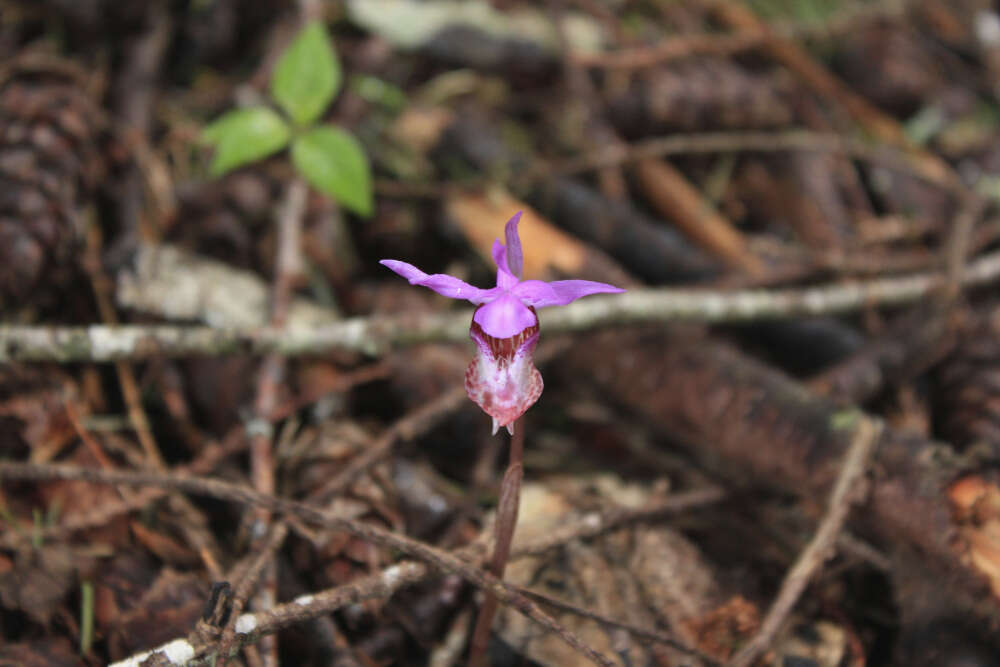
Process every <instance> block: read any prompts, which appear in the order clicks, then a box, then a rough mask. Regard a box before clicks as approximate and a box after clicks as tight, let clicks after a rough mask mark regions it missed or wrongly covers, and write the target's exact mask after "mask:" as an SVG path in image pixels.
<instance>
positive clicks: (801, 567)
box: [729, 416, 882, 667]
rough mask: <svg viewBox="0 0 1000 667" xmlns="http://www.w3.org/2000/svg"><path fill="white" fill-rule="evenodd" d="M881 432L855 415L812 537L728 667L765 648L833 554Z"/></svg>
mask: <svg viewBox="0 0 1000 667" xmlns="http://www.w3.org/2000/svg"><path fill="white" fill-rule="evenodd" d="M881 434H882V424H881V423H880V422H876V421H874V420H872V419H870V418H868V417H863V416H859V421H858V425H857V426H856V427H855V431H854V437H853V439H852V441H851V445H850V449H848V450H847V454H846V456H845V457H844V464H843V466H842V467H841V469H840V474H839V475H838V476H837V482H836V484H835V485H834V487H833V491H832V493H831V494H830V502H829V505H828V507H827V511H826V516H824V517H823V520H822V521H821V522H820V524H819V528H818V529H817V530H816V534H815V535H813V538H812V540H810V542H809V544H808V545H807V546H806V548H805V549H803V550H802V553H801V554H799V557H798V559H797V560H796V561H795V564H794V565H793V566H792V568H791V569H790V570H789V571H788V573H787V574H786V575H785V580H784V581H783V582H781V589H780V591H779V592H778V596H777V597H776V598H775V600H774V602H773V603H772V604H771V608H770V609H768V611H767V616H765V617H764V621H763V622H762V623H761V627H760V630H759V631H758V632H757V634H756V635H754V637H753V638H752V639H751V640H750V641H749V642H747V643H746V644H745V645H744V646H743V647H742V648H741V649H740V650H739V652H737V654H736V655H735V656H733V659H732V660H731V661H730V662H729V665H730V667H750V665H751V664H753V662H754V661H755V660H756V659H757V658H759V657H760V656H761V655H762V654H763V653H764V651H766V650H767V648H768V646H770V645H771V642H773V641H774V638H775V636H776V635H777V634H778V630H779V629H780V628H781V625H782V623H784V622H785V619H787V618H788V614H789V613H791V611H792V608H793V607H794V606H795V603H796V602H797V601H798V599H799V597H800V596H801V595H802V591H804V590H805V588H806V586H807V585H808V584H809V581H810V580H811V579H812V577H813V575H814V574H816V572H817V571H818V570H819V568H820V567H822V565H823V563H825V562H826V561H827V559H829V558H830V557H831V556H832V555H833V552H834V550H835V549H836V543H837V537H838V535H840V531H841V529H842V528H843V527H844V522H845V521H847V515H848V513H849V512H850V510H851V507H852V506H853V505H854V504H855V503H856V502H858V501H859V500H860V499H861V497H862V495H863V494H862V493H861V492H860V489H861V486H862V485H861V484H860V481H861V479H862V477H863V476H864V474H865V471H866V470H867V468H868V461H869V460H870V459H871V457H872V453H873V452H874V451H875V445H876V444H877V443H878V440H879V436H880V435H881Z"/></svg>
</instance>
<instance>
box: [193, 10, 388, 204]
mask: <svg viewBox="0 0 1000 667" xmlns="http://www.w3.org/2000/svg"><path fill="white" fill-rule="evenodd" d="M342 82H343V75H342V73H341V69H340V62H339V61H338V60H337V54H336V51H334V49H333V44H332V43H331V40H330V36H329V35H328V34H327V31H326V28H325V27H324V26H323V24H322V23H319V22H317V21H313V22H311V23H309V24H308V25H307V26H306V27H305V28H303V29H302V31H301V32H300V33H299V34H298V35H297V36H296V37H295V39H294V40H292V43H291V44H289V45H288V48H287V49H285V51H284V52H283V53H282V54H281V57H280V58H279V60H278V63H277V65H276V66H275V68H274V73H273V75H272V77H271V86H270V93H271V97H272V98H273V100H274V102H275V104H276V105H277V106H278V107H279V108H280V109H281V111H282V112H284V114H282V113H279V112H278V111H276V110H274V109H272V108H271V107H266V106H256V107H249V108H245V109H234V110H232V111H229V112H226V113H224V114H223V115H222V116H221V117H220V118H218V119H216V120H215V121H214V122H213V123H211V124H210V125H209V126H208V127H206V128H205V129H204V131H203V132H202V134H201V139H202V141H203V142H204V143H205V144H207V145H209V146H212V147H213V148H214V149H215V155H214V156H213V158H212V164H211V167H210V172H211V174H212V176H221V175H223V174H225V173H227V172H230V171H232V170H233V169H237V168H239V167H243V166H245V165H248V164H252V163H254V162H257V161H259V160H262V159H264V158H266V157H269V156H271V155H274V154H275V153H278V152H279V151H282V150H284V149H286V148H288V147H289V146H290V147H291V155H292V163H293V164H294V165H295V168H296V170H298V172H299V173H300V174H301V175H302V177H303V178H305V179H306V181H308V182H309V183H310V184H311V185H312V186H313V187H315V188H316V189H317V190H319V191H320V192H322V193H324V194H326V195H328V196H329V197H332V198H333V199H334V200H335V201H337V202H338V203H339V204H340V205H342V206H343V207H344V208H346V209H348V210H349V211H352V212H354V213H356V214H358V215H361V216H365V217H367V216H370V215H371V213H372V209H373V206H374V202H373V194H372V176H371V166H370V164H369V162H368V157H367V155H365V151H364V149H363V148H362V146H361V144H360V143H359V142H358V140H357V139H355V138H354V137H353V136H352V135H351V134H350V133H349V132H347V131H346V130H344V129H342V128H338V127H333V126H330V125H326V124H323V123H320V122H318V121H319V120H320V119H321V118H322V116H323V113H324V112H325V111H326V109H327V108H328V107H329V105H330V102H331V101H332V100H333V99H334V97H336V95H337V93H338V92H339V90H340V87H341V84H342Z"/></svg>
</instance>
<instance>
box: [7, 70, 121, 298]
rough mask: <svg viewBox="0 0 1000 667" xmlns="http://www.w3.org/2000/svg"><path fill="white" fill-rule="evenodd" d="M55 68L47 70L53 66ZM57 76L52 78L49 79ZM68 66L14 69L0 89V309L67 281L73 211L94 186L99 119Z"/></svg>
mask: <svg viewBox="0 0 1000 667" xmlns="http://www.w3.org/2000/svg"><path fill="white" fill-rule="evenodd" d="M54 65H55V66H54ZM57 70H58V71H57ZM72 71H73V69H72V66H70V65H66V66H65V67H63V66H59V63H58V62H54V61H52V60H51V59H50V60H48V61H47V64H45V65H44V66H38V65H31V64H30V63H28V62H27V61H22V62H18V63H14V64H13V66H12V71H11V72H10V75H9V76H8V77H6V78H5V79H4V80H2V81H0V301H2V302H5V303H10V302H15V303H18V302H21V301H23V300H24V299H25V297H26V296H28V295H29V294H31V295H32V298H33V300H34V299H36V297H37V296H38V295H37V293H35V292H34V290H35V288H36V287H37V286H38V285H39V284H40V283H41V282H42V281H43V280H44V283H45V286H46V287H54V286H57V285H58V284H59V283H60V282H61V281H65V280H66V278H67V277H68V276H69V275H72V271H71V270H70V269H71V267H70V266H69V262H70V259H71V258H72V251H73V250H74V249H75V248H76V247H77V246H78V243H79V241H80V238H81V215H80V214H81V210H82V209H83V208H84V206H85V205H86V203H87V202H88V201H89V199H90V196H91V194H92V193H93V189H94V187H95V186H96V184H97V183H98V182H99V181H100V178H101V175H102V171H103V166H102V157H101V154H100V152H99V151H98V147H97V139H98V136H99V134H100V131H101V115H100V112H99V110H98V108H97V106H96V104H95V103H94V102H93V101H92V100H91V99H90V98H89V97H88V95H87V93H86V92H85V91H84V89H83V86H82V85H81V84H80V82H79V80H75V79H76V77H74V76H73V75H72V74H71V72H72Z"/></svg>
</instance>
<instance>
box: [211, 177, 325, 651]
mask: <svg viewBox="0 0 1000 667" xmlns="http://www.w3.org/2000/svg"><path fill="white" fill-rule="evenodd" d="M308 194H309V189H308V187H307V186H306V183H305V181H303V180H302V179H301V178H294V179H292V181H291V182H290V183H289V184H288V187H287V189H286V191H285V198H284V201H283V202H282V204H281V207H280V208H279V210H278V217H277V221H276V222H277V225H276V226H277V237H278V249H277V253H276V257H275V261H274V285H273V287H272V290H271V313H270V326H271V327H272V328H274V329H277V330H281V329H284V327H285V325H286V323H287V322H288V312H289V309H290V307H291V300H292V288H293V285H294V283H295V280H296V279H297V277H298V275H299V273H300V271H301V258H300V256H299V252H300V248H299V246H300V243H301V242H300V238H301V236H302V219H303V217H304V215H305V211H306V197H307V196H308ZM258 372H259V375H258V377H257V397H256V399H255V400H254V419H253V421H252V422H251V424H252V426H251V427H249V428H248V431H250V436H251V438H250V478H251V479H252V480H253V486H254V488H255V489H256V490H257V491H259V492H261V493H263V494H267V495H273V494H274V492H275V465H274V452H273V448H272V442H271V440H272V436H273V429H272V428H271V421H270V419H269V417H270V415H271V414H272V413H273V412H274V411H275V408H276V407H277V406H278V394H279V387H280V385H281V381H282V378H283V377H284V374H285V358H284V357H282V356H281V355H280V354H274V353H272V354H269V355H268V356H267V357H266V358H265V359H264V361H263V363H262V364H261V366H260V370H259V371H258ZM270 522H271V516H270V514H269V513H268V512H267V511H266V510H262V509H261V508H255V509H254V512H253V523H252V527H251V530H250V534H251V535H252V536H254V539H253V540H252V543H251V546H252V547H253V548H257V549H259V550H260V551H259V556H260V558H259V559H258V560H257V561H255V566H256V569H255V572H254V573H253V576H252V577H251V578H249V581H250V582H251V583H255V582H256V580H257V579H258V577H259V579H260V587H259V589H258V591H257V594H256V595H255V596H254V599H253V601H252V604H253V606H254V608H255V609H270V608H271V607H273V606H274V604H275V602H276V601H277V588H278V579H277V569H276V566H275V565H274V563H273V562H272V561H271V560H270V559H271V557H273V556H274V554H275V552H276V551H277V550H278V549H280V548H281V544H282V543H283V541H284V538H285V536H286V535H287V534H288V529H287V526H277V527H275V529H274V530H270V529H269V528H270V526H269V524H270ZM269 532H270V533H271V535H272V536H277V537H278V539H277V540H276V541H269V542H268V544H267V545H263V544H262V538H263V537H264V536H265V535H267V534H268V533H269ZM244 581H247V578H245V579H244ZM233 622H234V621H233ZM226 630H227V632H226V633H224V635H223V640H222V646H223V648H224V649H226V648H228V646H229V645H230V643H231V633H232V630H231V628H230V627H227V628H226ZM260 649H261V653H262V657H263V660H264V664H265V665H266V666H267V667H277V664H278V647H277V642H276V640H275V638H274V637H269V638H267V639H266V640H265V641H262V642H261V646H260ZM228 656H229V652H228V650H222V651H220V658H221V660H222V664H223V667H224V666H225V664H226V660H227V658H228Z"/></svg>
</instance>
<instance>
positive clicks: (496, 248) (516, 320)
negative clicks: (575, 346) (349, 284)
mask: <svg viewBox="0 0 1000 667" xmlns="http://www.w3.org/2000/svg"><path fill="white" fill-rule="evenodd" d="M520 219H521V212H520V211H518V212H517V213H516V214H515V215H514V217H513V218H511V219H510V220H508V221H507V226H506V227H505V228H504V235H505V237H506V239H507V245H506V246H504V244H503V243H501V242H500V239H497V240H495V241H494V242H493V260H494V261H495V262H496V264H497V284H496V287H492V288H490V289H480V288H478V287H473V286H472V285H470V284H468V283H466V282H463V281H461V280H459V279H458V278H455V277H454V276H449V275H447V274H444V273H435V274H433V275H428V274H426V273H424V272H423V271H421V270H420V269H418V268H417V267H415V266H413V265H412V264H407V263H406V262H400V261H398V260H395V259H383V260H382V261H381V262H380V263H381V264H383V265H384V266H386V267H388V268H389V269H391V270H393V271H395V272H396V273H398V274H399V275H401V276H403V277H404V278H406V279H407V280H408V281H410V284H411V285H421V286H423V287H427V288H429V289H432V290H434V291H435V292H437V293H438V294H441V295H442V296H446V297H448V298H450V299H466V300H467V301H471V302H472V303H474V304H476V305H477V306H479V307H478V308H477V309H476V312H475V313H474V314H473V316H472V326H471V327H470V329H469V335H470V336H471V337H472V340H473V341H475V343H476V356H475V358H474V359H473V360H472V363H470V364H469V368H468V369H467V370H466V371H465V390H466V392H468V394H469V398H471V399H472V400H473V401H474V402H475V403H476V404H477V405H478V406H479V407H481V408H482V409H483V410H484V411H485V412H486V414H488V415H490V417H492V418H493V433H494V434H495V433H496V432H497V430H498V429H499V428H500V427H501V426H506V427H507V430H508V431H511V432H513V426H512V425H513V423H514V421H515V420H517V418H518V417H520V416H521V415H523V414H524V412H525V411H526V410H527V409H528V408H530V407H531V406H532V405H533V404H534V403H535V401H537V400H538V397H539V396H540V395H541V394H542V386H543V385H542V376H541V374H540V373H539V372H538V369H537V368H535V365H534V357H533V355H534V351H535V345H537V344H538V333H539V329H538V316H537V315H536V313H535V309H536V308H544V307H546V306H565V305H566V304H568V303H570V302H572V301H576V300H577V299H579V298H580V297H584V296H587V295H589V294H599V293H618V292H624V291H625V290H623V289H620V288H618V287H615V286H614V285H608V284H605V283H598V282H593V281H591V280H556V281H554V282H548V283H547V282H543V281H541V280H521V275H522V273H523V270H524V254H523V253H522V251H521V238H520V237H519V236H518V234H517V224H518V222H519V221H520Z"/></svg>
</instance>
